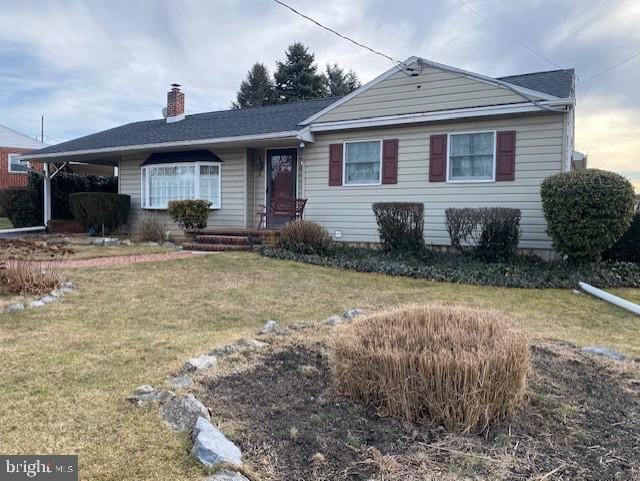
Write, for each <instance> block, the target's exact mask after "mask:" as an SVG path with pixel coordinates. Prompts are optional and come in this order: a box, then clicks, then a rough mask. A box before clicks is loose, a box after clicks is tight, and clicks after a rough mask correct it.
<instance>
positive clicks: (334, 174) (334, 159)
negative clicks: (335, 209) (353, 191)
mask: <svg viewBox="0 0 640 481" xmlns="http://www.w3.org/2000/svg"><path fill="white" fill-rule="evenodd" d="M329 185H342V144H331V145H330V146H329Z"/></svg>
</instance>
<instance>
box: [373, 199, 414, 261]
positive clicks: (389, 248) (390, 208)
mask: <svg viewBox="0 0 640 481" xmlns="http://www.w3.org/2000/svg"><path fill="white" fill-rule="evenodd" d="M372 208H373V213H374V214H375V216H376V222H377V223H378V232H379V233H380V242H381V243H382V249H383V250H384V251H385V252H395V253H400V254H419V253H423V252H424V251H425V244H424V237H423V234H422V233H423V229H424V204H422V203H420V202H377V203H375V204H373V205H372Z"/></svg>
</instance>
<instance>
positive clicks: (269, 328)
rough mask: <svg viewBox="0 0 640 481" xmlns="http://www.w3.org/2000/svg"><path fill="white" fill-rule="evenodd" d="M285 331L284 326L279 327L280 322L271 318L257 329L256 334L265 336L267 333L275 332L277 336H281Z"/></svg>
mask: <svg viewBox="0 0 640 481" xmlns="http://www.w3.org/2000/svg"><path fill="white" fill-rule="evenodd" d="M286 333H287V329H286V328H284V327H281V326H280V324H278V323H277V322H276V321H274V320H273V319H270V320H268V321H267V322H265V324H264V326H262V329H260V330H259V331H258V335H260V336H265V335H267V334H277V335H279V336H282V335H285V334H286Z"/></svg>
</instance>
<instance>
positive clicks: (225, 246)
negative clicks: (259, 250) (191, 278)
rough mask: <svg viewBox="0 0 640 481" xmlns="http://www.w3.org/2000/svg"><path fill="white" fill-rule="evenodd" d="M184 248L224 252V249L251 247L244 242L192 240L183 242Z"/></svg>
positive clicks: (242, 249)
mask: <svg viewBox="0 0 640 481" xmlns="http://www.w3.org/2000/svg"><path fill="white" fill-rule="evenodd" d="M182 248H183V249H184V250H189V251H207V252H223V251H248V250H250V249H251V247H250V246H249V245H242V244H198V243H195V242H190V243H187V244H182Z"/></svg>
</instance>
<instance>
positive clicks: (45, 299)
mask: <svg viewBox="0 0 640 481" xmlns="http://www.w3.org/2000/svg"><path fill="white" fill-rule="evenodd" d="M57 300H58V298H57V297H53V296H51V295H49V294H47V295H46V296H42V297H41V298H40V302H42V303H44V304H49V303H51V302H55V301H57Z"/></svg>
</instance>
